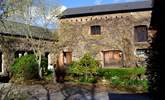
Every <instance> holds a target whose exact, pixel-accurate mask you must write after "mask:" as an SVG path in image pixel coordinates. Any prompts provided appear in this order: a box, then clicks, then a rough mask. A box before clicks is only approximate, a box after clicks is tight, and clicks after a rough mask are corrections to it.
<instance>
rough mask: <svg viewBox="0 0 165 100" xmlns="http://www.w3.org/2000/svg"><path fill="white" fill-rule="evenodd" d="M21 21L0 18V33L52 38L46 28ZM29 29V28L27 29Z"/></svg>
mask: <svg viewBox="0 0 165 100" xmlns="http://www.w3.org/2000/svg"><path fill="white" fill-rule="evenodd" d="M28 27H29V25H26V24H22V23H17V22H11V21H2V20H0V35H10V36H20V37H26V36H27V35H31V36H32V37H33V38H38V39H45V40H54V39H53V35H52V33H51V32H50V31H49V30H48V29H44V28H41V27H36V26H30V27H29V28H28ZM28 29H29V30H28Z"/></svg>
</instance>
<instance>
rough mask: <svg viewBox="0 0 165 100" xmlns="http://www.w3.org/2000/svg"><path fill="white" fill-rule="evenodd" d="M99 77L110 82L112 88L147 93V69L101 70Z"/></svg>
mask: <svg viewBox="0 0 165 100" xmlns="http://www.w3.org/2000/svg"><path fill="white" fill-rule="evenodd" d="M97 72H98V75H99V76H100V77H102V78H105V79H107V80H109V81H110V83H111V86H115V87H116V88H117V87H118V88H119V89H121V88H123V89H126V90H129V89H130V90H131V91H132V90H133V91H135V92H137V91H143V92H144V91H145V92H146V91H147V88H148V85H147V82H148V81H147V79H145V78H144V76H145V68H143V67H140V68H111V69H99V70H98V71H97Z"/></svg>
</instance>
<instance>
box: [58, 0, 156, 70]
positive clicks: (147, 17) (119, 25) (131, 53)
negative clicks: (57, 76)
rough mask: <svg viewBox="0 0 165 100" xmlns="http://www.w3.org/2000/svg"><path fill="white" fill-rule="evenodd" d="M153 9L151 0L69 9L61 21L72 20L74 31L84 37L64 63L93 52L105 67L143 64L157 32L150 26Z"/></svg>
mask: <svg viewBox="0 0 165 100" xmlns="http://www.w3.org/2000/svg"><path fill="white" fill-rule="evenodd" d="M151 10H152V2H151V1H140V2H129V3H121V4H108V5H97V6H89V7H79V8H68V9H66V10H65V11H64V12H63V14H62V16H60V23H61V25H64V24H66V23H69V26H71V27H72V30H70V34H75V33H76V34H79V36H80V38H79V39H78V40H77V41H76V42H77V45H74V46H72V47H68V48H69V49H67V48H66V49H65V50H64V51H63V53H62V54H61V59H62V63H63V64H65V63H70V62H71V61H72V60H77V59H79V58H80V57H82V56H83V55H84V54H85V53H87V52H89V53H91V54H92V55H93V56H94V57H95V58H96V59H97V60H99V61H100V62H101V64H102V66H103V67H117V66H118V67H122V66H137V65H139V64H140V65H141V64H143V62H145V58H146V57H147V56H146V52H147V51H148V47H149V43H150V42H151V38H152V37H153V35H154V33H155V32H154V31H153V30H152V29H151V28H150V27H149V26H150V21H151ZM66 31H67V30H66ZM82 37H83V38H82Z"/></svg>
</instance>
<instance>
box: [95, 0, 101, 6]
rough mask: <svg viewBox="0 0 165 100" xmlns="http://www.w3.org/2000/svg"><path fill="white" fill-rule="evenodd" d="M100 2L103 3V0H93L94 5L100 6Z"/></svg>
mask: <svg viewBox="0 0 165 100" xmlns="http://www.w3.org/2000/svg"><path fill="white" fill-rule="evenodd" d="M102 2H103V0H95V2H94V3H95V4H96V5H100V4H102Z"/></svg>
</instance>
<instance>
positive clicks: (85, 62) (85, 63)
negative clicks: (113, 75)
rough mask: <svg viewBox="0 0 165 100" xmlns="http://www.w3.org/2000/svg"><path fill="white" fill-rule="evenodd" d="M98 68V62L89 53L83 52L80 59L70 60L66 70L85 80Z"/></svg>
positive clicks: (94, 73) (92, 75)
mask: <svg viewBox="0 0 165 100" xmlns="http://www.w3.org/2000/svg"><path fill="white" fill-rule="evenodd" d="M98 68H99V62H98V61H97V60H95V59H94V58H93V57H92V56H91V55H90V54H88V53H87V54H85V55H84V56H83V57H82V58H81V59H80V61H77V62H75V61H74V62H72V64H70V66H69V69H68V72H69V74H70V75H71V76H77V77H78V76H79V77H81V79H78V80H81V82H82V81H84V82H86V81H88V79H89V78H93V77H94V76H95V75H96V74H97V70H98Z"/></svg>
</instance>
